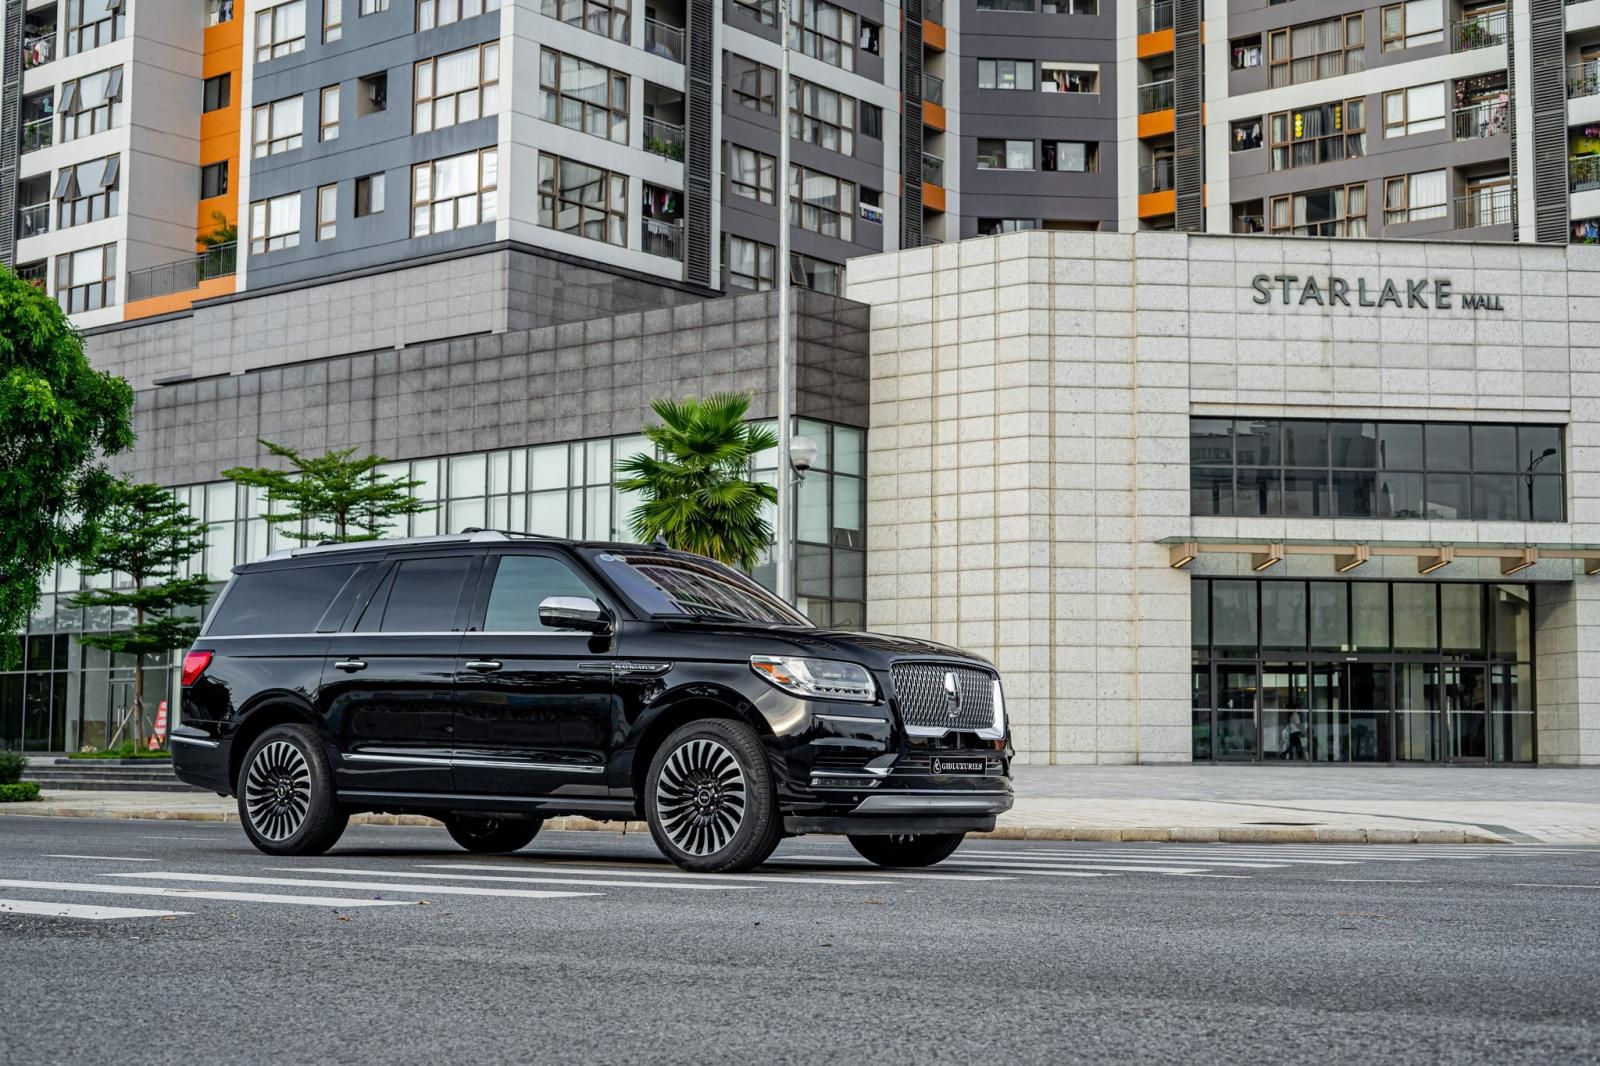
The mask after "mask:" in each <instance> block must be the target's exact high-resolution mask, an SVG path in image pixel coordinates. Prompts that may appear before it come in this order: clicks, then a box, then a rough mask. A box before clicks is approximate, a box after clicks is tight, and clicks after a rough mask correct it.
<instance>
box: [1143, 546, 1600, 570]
mask: <svg viewBox="0 0 1600 1066" xmlns="http://www.w3.org/2000/svg"><path fill="white" fill-rule="evenodd" d="M1160 543H1161V544H1163V545H1166V547H1167V550H1168V553H1169V556H1170V559H1171V564H1170V565H1171V566H1172V568H1173V569H1175V570H1182V569H1184V568H1185V567H1187V566H1188V565H1189V564H1190V563H1192V562H1194V560H1195V559H1196V558H1197V557H1199V556H1200V555H1202V554H1217V555H1248V556H1250V566H1251V569H1253V570H1255V571H1257V572H1258V573H1259V572H1261V571H1265V570H1270V569H1271V568H1272V567H1274V566H1276V565H1277V564H1279V563H1281V562H1282V561H1283V560H1284V559H1285V558H1287V557H1288V556H1290V555H1323V556H1328V557H1330V558H1332V559H1333V560H1334V569H1336V570H1337V571H1338V572H1339V573H1341V574H1345V573H1349V572H1350V571H1352V570H1355V569H1356V568H1358V567H1360V566H1362V565H1364V564H1365V563H1367V562H1368V561H1369V560H1371V559H1373V558H1375V557H1377V556H1382V555H1392V556H1401V557H1405V556H1409V557H1411V558H1414V559H1416V560H1417V573H1419V574H1431V573H1433V572H1434V571H1436V570H1441V569H1443V568H1444V567H1446V566H1449V565H1450V564H1451V563H1453V562H1455V561H1456V560H1457V559H1499V560H1500V573H1502V574H1504V575H1508V576H1509V575H1511V574H1515V573H1519V572H1521V571H1523V570H1526V569H1527V568H1528V567H1530V566H1532V565H1534V564H1535V563H1537V562H1539V561H1540V560H1542V559H1577V560H1579V561H1580V562H1581V563H1582V564H1583V572H1584V574H1586V575H1587V576H1589V577H1594V576H1597V575H1600V544H1488V543H1474V544H1446V543H1442V542H1439V541H1334V540H1281V541H1259V540H1254V541H1252V540H1239V539H1232V538H1225V537H1212V538H1196V539H1194V540H1184V539H1182V538H1179V537H1168V538H1167V539H1165V540H1163V541H1161V542H1160Z"/></svg>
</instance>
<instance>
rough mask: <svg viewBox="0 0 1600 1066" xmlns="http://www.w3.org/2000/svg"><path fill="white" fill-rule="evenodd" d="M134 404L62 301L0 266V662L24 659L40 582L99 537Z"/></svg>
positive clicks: (128, 437) (129, 439) (128, 439)
mask: <svg viewBox="0 0 1600 1066" xmlns="http://www.w3.org/2000/svg"><path fill="white" fill-rule="evenodd" d="M132 410H133V390H132V389H131V388H129V387H128V383H127V382H126V381H123V380H122V379H121V378H118V377H113V376H111V375H110V374H103V373H99V372H98V371H95V370H93V369H92V368H91V367H90V366H89V360H88V359H87V358H86V357H85V356H84V354H83V342H82V340H81V339H80V338H79V337H78V333H77V331H76V330H75V329H73V328H72V324H71V323H70V322H68V321H67V317H66V315H64V314H63V313H62V311H61V306H60V305H59V304H57V303H56V302H55V301H54V300H52V299H51V298H50V297H48V296H46V295H45V294H44V292H42V291H41V290H40V289H38V288H37V287H35V286H34V285H32V284H30V283H29V282H26V281H23V280H22V279H20V278H18V277H17V276H16V275H15V274H13V273H12V272H11V271H9V270H6V269H4V268H0V665H9V664H12V663H14V662H15V661H16V659H17V657H18V652H19V650H20V643H19V642H18V640H17V637H16V634H17V633H19V632H20V631H21V630H22V628H23V626H24V625H26V624H27V621H28V616H29V614H31V613H32V611H33V609H34V607H35V606H37V605H38V602H39V581H40V579H41V578H42V577H43V576H44V575H45V574H46V573H47V572H48V571H49V570H50V568H51V567H53V566H55V565H56V564H57V563H59V562H65V561H70V560H72V559H76V558H79V557H80V556H82V555H83V554H84V552H86V551H88V550H89V548H90V546H91V545H92V544H93V543H94V538H95V525H96V519H97V518H98V516H99V515H100V512H101V511H102V510H103V509H104V507H105V504H106V501H107V499H108V498H109V497H110V494H111V492H112V490H113V485H114V481H113V479H112V477H111V475H110V474H108V473H107V472H106V470H105V466H104V464H103V463H102V462H101V457H103V456H106V455H112V454H115V453H117V452H120V451H123V450H124V449H126V448H128V447H129V446H130V445H132V444H133V425H132V422H131V413H132Z"/></svg>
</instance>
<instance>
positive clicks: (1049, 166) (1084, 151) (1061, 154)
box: [1044, 141, 1100, 174]
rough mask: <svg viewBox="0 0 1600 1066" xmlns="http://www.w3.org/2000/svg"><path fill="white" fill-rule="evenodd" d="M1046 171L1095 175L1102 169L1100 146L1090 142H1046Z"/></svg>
mask: <svg viewBox="0 0 1600 1066" xmlns="http://www.w3.org/2000/svg"><path fill="white" fill-rule="evenodd" d="M1044 169H1045V170H1053V171H1060V172H1064V173H1072V174H1093V173H1094V172H1095V171H1096V170H1099V169H1100V146H1099V145H1098V144H1095V143H1093V142H1090V141H1045V142H1044Z"/></svg>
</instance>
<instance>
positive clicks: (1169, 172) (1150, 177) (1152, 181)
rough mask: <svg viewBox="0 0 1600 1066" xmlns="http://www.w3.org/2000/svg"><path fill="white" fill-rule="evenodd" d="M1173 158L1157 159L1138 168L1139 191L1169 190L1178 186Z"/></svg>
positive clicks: (1142, 192)
mask: <svg viewBox="0 0 1600 1066" xmlns="http://www.w3.org/2000/svg"><path fill="white" fill-rule="evenodd" d="M1173 163H1174V160H1171V159H1157V160H1155V161H1154V162H1152V163H1148V164H1146V165H1145V166H1142V167H1140V168H1139V193H1140V195H1143V196H1148V195H1149V194H1150V193H1153V192H1170V191H1171V190H1173V189H1176V188H1177V187H1178V185H1177V172H1176V168H1175V167H1174V166H1173Z"/></svg>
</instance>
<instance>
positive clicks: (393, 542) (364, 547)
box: [233, 527, 683, 574]
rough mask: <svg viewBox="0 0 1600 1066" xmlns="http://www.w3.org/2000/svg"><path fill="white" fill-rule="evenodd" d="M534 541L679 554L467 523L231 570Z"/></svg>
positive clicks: (305, 550)
mask: <svg viewBox="0 0 1600 1066" xmlns="http://www.w3.org/2000/svg"><path fill="white" fill-rule="evenodd" d="M515 543H536V544H549V545H553V546H558V547H563V548H592V549H598V550H602V551H604V550H615V551H629V552H649V553H652V554H659V555H681V554H683V553H681V552H676V551H673V550H672V549H671V548H668V547H667V546H666V545H665V544H630V543H626V542H620V541H602V540H573V539H571V538H569V537H552V536H547V535H545V534H543V533H524V532H521V531H518V530H510V529H479V528H476V527H470V528H467V529H464V530H462V531H461V532H460V533H448V534H440V535H438V536H429V537H395V538H392V539H386V540H354V541H323V542H322V543H320V544H305V545H301V546H299V547H295V548H281V549H279V550H278V551H275V552H272V553H271V554H270V555H266V556H263V557H262V558H260V559H257V560H254V561H252V562H248V563H241V564H240V565H238V566H236V567H234V568H233V572H234V573H236V574H237V573H243V572H245V571H248V570H251V569H254V568H255V567H258V566H261V565H263V564H266V563H278V562H285V561H287V560H290V559H315V558H319V557H334V556H342V555H345V554H358V553H365V552H376V553H383V552H389V551H393V550H394V549H397V548H404V549H406V550H408V551H410V550H417V549H428V548H458V547H461V546H463V545H471V546H478V545H492V544H515Z"/></svg>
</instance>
